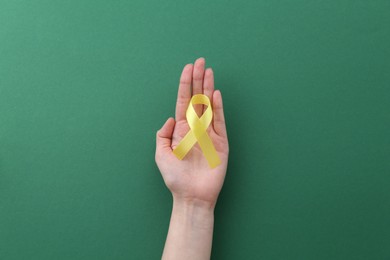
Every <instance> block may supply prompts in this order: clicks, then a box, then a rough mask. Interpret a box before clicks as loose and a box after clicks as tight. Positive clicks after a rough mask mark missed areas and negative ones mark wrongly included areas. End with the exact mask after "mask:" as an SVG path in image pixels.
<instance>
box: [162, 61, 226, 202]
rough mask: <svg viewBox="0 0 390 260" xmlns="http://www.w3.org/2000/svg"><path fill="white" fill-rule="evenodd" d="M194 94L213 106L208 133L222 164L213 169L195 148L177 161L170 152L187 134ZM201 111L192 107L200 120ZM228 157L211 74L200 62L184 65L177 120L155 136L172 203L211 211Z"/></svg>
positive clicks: (203, 108) (219, 96)
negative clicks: (191, 205) (205, 99)
mask: <svg viewBox="0 0 390 260" xmlns="http://www.w3.org/2000/svg"><path fill="white" fill-rule="evenodd" d="M191 83H192V94H191ZM195 94H204V95H207V96H208V97H209V99H210V102H211V104H212V105H211V106H212V109H213V120H212V122H211V124H210V125H209V127H208V129H207V133H208V135H209V136H210V138H211V140H212V142H213V144H214V147H215V149H216V151H217V153H218V156H219V158H220V160H221V164H220V165H218V166H217V167H215V168H214V169H211V168H210V166H209V165H208V163H207V160H206V158H205V157H204V155H203V153H202V150H201V149H200V147H199V145H198V144H195V145H194V146H193V147H192V149H191V150H190V151H189V152H188V153H187V155H186V156H185V157H184V159H183V160H179V159H177V158H176V156H175V155H174V154H173V152H172V150H173V149H174V148H175V147H176V146H177V145H178V144H179V143H180V141H181V140H182V139H183V137H184V136H185V135H186V134H187V132H188V131H189V130H190V128H189V126H188V124H187V120H186V110H187V107H188V105H189V102H190V99H191V96H192V95H195ZM204 110H205V107H204V106H203V105H195V111H196V112H197V114H198V116H199V117H200V116H201V115H202V113H203V111H204ZM228 155H229V145H228V138H227V133H226V126H225V118H224V113H223V106H222V96H221V92H220V91H218V90H215V91H214V74H213V71H212V69H211V68H208V69H206V70H205V59H203V58H199V59H197V60H196V61H195V64H194V65H192V64H187V65H186V66H185V67H184V69H183V72H182V74H181V78H180V84H179V90H178V95H177V103H176V120H174V119H173V118H169V119H168V120H167V121H166V122H165V124H164V126H163V127H162V128H161V129H160V130H159V131H158V132H157V137H156V163H157V166H158V168H159V169H160V172H161V174H162V177H163V179H164V182H165V184H166V186H167V187H168V189H169V190H170V191H171V193H172V196H173V198H174V200H175V201H180V202H185V203H187V202H189V203H195V204H201V205H205V206H206V207H210V208H214V206H215V204H216V201H217V198H218V195H219V192H220V190H221V188H222V185H223V182H224V179H225V174H226V169H227V163H228Z"/></svg>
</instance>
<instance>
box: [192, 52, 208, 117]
mask: <svg viewBox="0 0 390 260" xmlns="http://www.w3.org/2000/svg"><path fill="white" fill-rule="evenodd" d="M205 63H206V61H205V59H204V58H199V59H197V60H196V61H195V64H194V71H193V75H192V95H196V94H203V77H204V66H205ZM195 111H196V113H197V114H198V116H201V113H202V111H203V106H202V105H196V106H195Z"/></svg>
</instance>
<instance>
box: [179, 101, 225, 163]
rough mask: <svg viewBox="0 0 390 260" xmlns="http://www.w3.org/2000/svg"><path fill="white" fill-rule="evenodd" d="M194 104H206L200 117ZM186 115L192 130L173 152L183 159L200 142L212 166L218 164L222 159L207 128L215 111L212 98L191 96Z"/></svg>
mask: <svg viewBox="0 0 390 260" xmlns="http://www.w3.org/2000/svg"><path fill="white" fill-rule="evenodd" d="M193 105H206V106H207V108H206V110H205V111H204V113H203V115H202V116H201V117H200V118H199V117H198V115H197V114H196V112H195V109H194V107H193ZM186 117H187V122H188V125H189V126H190V131H189V132H188V133H187V134H186V135H185V136H184V138H183V139H182V140H181V141H180V143H179V144H178V146H176V148H175V149H174V150H173V154H174V155H175V156H176V157H177V158H178V159H179V160H182V159H183V158H184V157H185V156H186V154H187V153H188V152H189V151H190V150H191V148H192V147H193V146H194V145H195V144H196V142H198V144H199V146H200V148H201V149H202V152H203V154H204V156H205V157H206V160H207V162H208V164H209V166H210V167H211V168H215V167H216V166H218V165H219V164H220V163H221V161H220V159H219V157H218V154H217V151H216V150H215V147H214V145H213V142H212V141H211V138H210V136H209V135H208V134H207V128H208V127H209V125H210V123H211V120H212V118H213V111H212V108H211V103H210V99H209V98H208V97H207V96H206V95H203V94H197V95H194V96H193V97H192V98H191V101H190V104H189V106H188V108H187V111H186Z"/></svg>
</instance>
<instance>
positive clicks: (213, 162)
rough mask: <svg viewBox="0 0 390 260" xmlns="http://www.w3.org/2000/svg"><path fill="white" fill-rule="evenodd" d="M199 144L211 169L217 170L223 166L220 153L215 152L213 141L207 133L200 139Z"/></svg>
mask: <svg viewBox="0 0 390 260" xmlns="http://www.w3.org/2000/svg"><path fill="white" fill-rule="evenodd" d="M198 144H199V146H200V148H201V149H202V152H203V154H204V156H205V157H206V160H207V162H208V164H209V166H210V168H215V167H217V166H218V165H220V164H221V160H220V159H219V156H218V153H217V151H216V150H215V147H214V145H213V142H212V141H211V139H210V137H209V136H208V134H207V133H206V132H205V134H203V135H202V136H201V137H200V138H199V139H198Z"/></svg>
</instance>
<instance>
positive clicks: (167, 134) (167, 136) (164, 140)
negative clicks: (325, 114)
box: [156, 117, 175, 152]
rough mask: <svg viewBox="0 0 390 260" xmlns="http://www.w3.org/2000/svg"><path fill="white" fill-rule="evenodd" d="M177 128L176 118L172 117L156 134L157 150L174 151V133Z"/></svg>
mask: <svg viewBox="0 0 390 260" xmlns="http://www.w3.org/2000/svg"><path fill="white" fill-rule="evenodd" d="M174 128H175V120H174V119H173V118H172V117H170V118H168V120H167V121H166V122H165V124H164V125H163V127H162V128H161V129H160V130H158V131H157V134H156V152H157V151H159V152H172V148H171V144H172V134H173V130H174Z"/></svg>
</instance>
